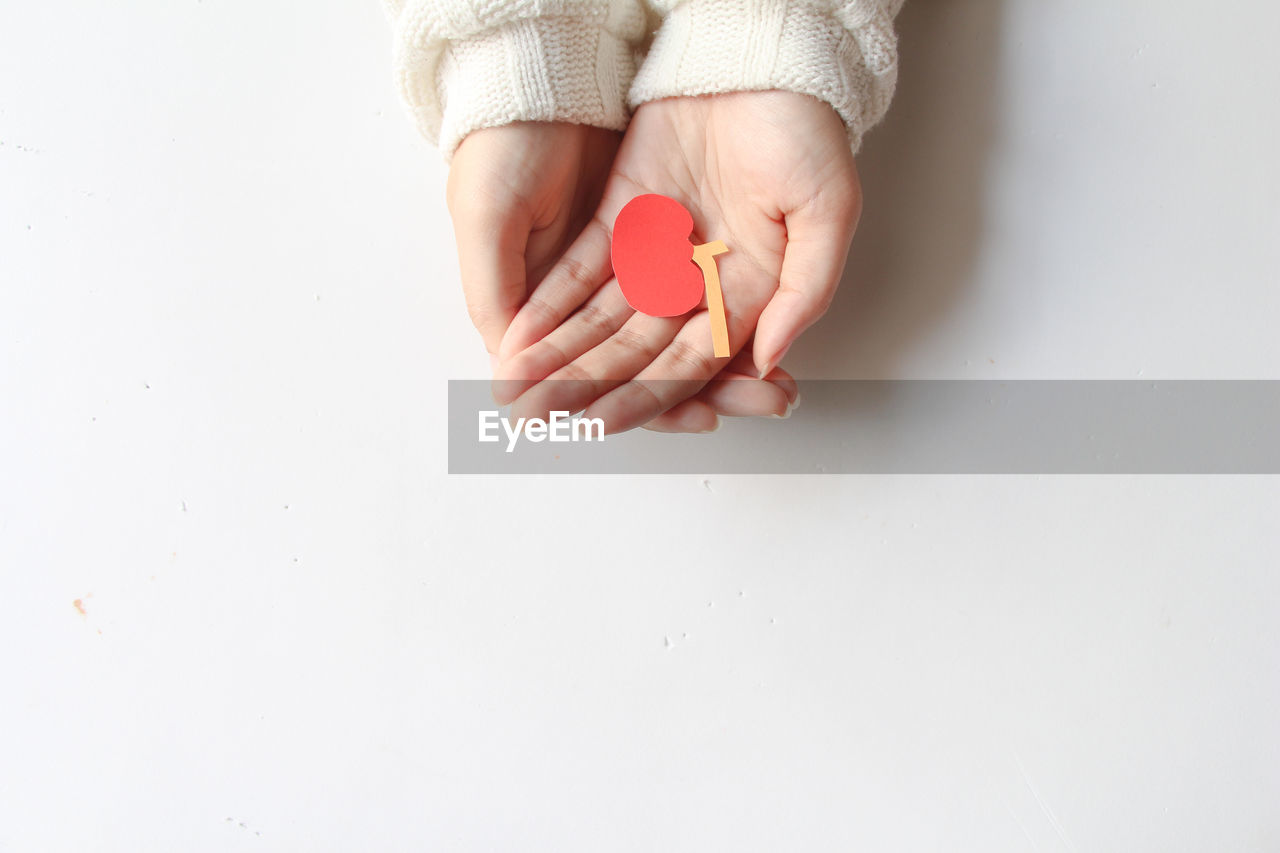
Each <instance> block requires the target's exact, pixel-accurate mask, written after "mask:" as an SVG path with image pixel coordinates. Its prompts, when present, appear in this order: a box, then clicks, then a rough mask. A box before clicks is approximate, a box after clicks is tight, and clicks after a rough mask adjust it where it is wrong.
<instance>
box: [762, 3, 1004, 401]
mask: <svg viewBox="0 0 1280 853" xmlns="http://www.w3.org/2000/svg"><path fill="white" fill-rule="evenodd" d="M1002 6H1003V0H966V2H963V3H944V2H935V3H931V2H911V3H907V4H906V6H905V7H904V8H903V10H902V13H901V14H900V16H899V18H898V21H897V27H898V34H899V56H900V60H899V61H900V64H901V70H900V72H899V78H898V89H897V93H896V95H895V98H894V102H893V106H892V107H891V108H890V111H889V115H888V117H887V118H886V120H885V122H884V123H883V124H882V125H881V126H880V127H877V128H876V129H874V130H872V131H871V133H870V134H869V135H868V136H867V138H866V140H865V142H864V143H863V148H862V151H861V152H860V154H859V156H858V171H859V174H860V176H861V179H862V184H863V191H864V199H865V201H864V209H863V217H862V222H861V224H860V226H859V229H858V234H857V237H856V238H855V239H854V242H853V249H852V252H851V254H850V259H849V266H848V269H847V270H846V272H845V276H844V280H843V283H842V284H841V287H840V292H839V293H838V294H837V296H836V300H835V302H834V303H833V305H832V307H831V310H830V311H829V312H828V314H827V316H826V317H825V318H824V319H823V320H822V321H821V323H820V324H819V325H818V326H817V327H815V328H814V329H813V330H812V331H811V332H810V333H809V334H807V335H805V336H804V337H802V338H801V339H800V342H798V343H797V344H796V347H795V349H794V350H793V352H792V355H791V357H790V358H789V359H788V362H789V363H788V364H787V368H788V369H789V370H791V371H792V372H793V373H795V374H796V376H798V377H800V378H803V379H810V378H823V377H830V378H883V377H888V376H893V375H895V374H896V373H897V371H896V365H897V363H898V362H899V361H900V360H901V359H902V357H903V356H904V355H905V354H906V353H907V352H908V351H909V349H910V347H912V346H913V345H914V344H915V342H916V341H918V340H919V338H920V337H921V336H922V335H924V334H926V333H927V332H928V331H929V329H930V327H932V326H933V325H934V324H936V323H937V322H938V321H939V320H940V319H941V318H942V317H944V316H945V315H946V313H947V312H949V311H951V310H953V309H954V307H955V306H956V304H957V303H958V302H959V301H960V300H962V299H963V298H964V297H965V292H966V290H967V289H969V287H970V285H971V284H972V283H973V276H974V275H975V264H976V261H977V256H978V252H979V249H980V246H981V242H982V236H983V214H984V211H983V192H984V187H985V181H986V167H987V162H988V158H989V157H990V154H991V145H992V140H993V137H994V135H995V130H996V121H997V116H996V107H995V94H996V93H995V85H996V81H997V77H998V68H997V64H998V57H999V54H1000V49H999V48H1000V43H999V42H1000V33H1001V18H1002V11H1003V10H1002Z"/></svg>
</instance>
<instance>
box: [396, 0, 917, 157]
mask: <svg viewBox="0 0 1280 853" xmlns="http://www.w3.org/2000/svg"><path fill="white" fill-rule="evenodd" d="M385 2H386V4H387V11H388V14H389V15H390V16H391V19H392V22H393V26H394V30H395V46H396V53H395V66H396V75H397V79H398V83H399V87H400V92H401V95H402V96H403V98H404V100H405V103H406V104H407V106H408V107H409V110H410V111H411V112H412V114H413V116H414V118H415V120H416V121H417V122H418V126H419V128H420V129H421V130H422V132H423V134H424V135H426V137H427V138H428V139H430V140H432V141H433V142H435V143H436V144H438V145H439V146H440V149H441V151H442V152H443V153H444V155H445V157H446V158H449V157H451V156H452V155H453V151H454V149H455V148H457V146H458V143H460V142H461V141H462V140H463V138H464V137H466V135H467V134H468V133H470V132H471V131H473V130H479V129H480V128H483V127H495V126H498V125H502V124H507V123H509V122H513V121H566V122H575V123H579V124H590V125H595V126H597V127H607V128H612V129H615V130H621V129H622V128H624V127H625V126H626V124H627V119H628V118H629V116H630V110H631V109H634V108H635V107H636V106H639V105H640V104H642V103H644V102H646V101H652V100H654V99H657V98H666V97H671V96H675V95H706V94H716V93H721V92H737V91H746V90H763V89H784V90H787V91H792V92H800V93H803V94H807V95H813V96H814V97H817V98H821V99H822V100H824V101H826V102H827V103H829V104H831V106H833V107H834V108H835V109H836V111H837V112H838V113H839V114H840V116H841V118H843V119H844V121H845V124H846V125H847V126H848V128H849V139H850V143H851V144H852V145H853V147H854V149H855V150H856V149H857V147H858V145H859V143H860V141H861V139H862V134H863V133H864V132H865V131H866V130H868V129H869V128H870V127H871V126H872V125H874V124H875V123H876V122H878V121H879V120H880V118H881V116H883V115H884V112H885V110H886V109H887V108H888V106H889V100H890V98H891V97H892V96H893V87H894V83H895V82H896V79H897V48H896V42H895V37H894V32H893V18H894V16H895V15H896V14H897V12H898V9H899V8H900V7H901V6H902V3H903V0H385ZM655 29H656V32H655ZM646 48H647V51H646ZM646 53H647V55H646Z"/></svg>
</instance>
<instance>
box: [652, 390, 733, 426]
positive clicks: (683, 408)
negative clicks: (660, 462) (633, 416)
mask: <svg viewBox="0 0 1280 853" xmlns="http://www.w3.org/2000/svg"><path fill="white" fill-rule="evenodd" d="M644 428H645V429H647V430H652V431H653V432H715V431H716V430H718V429H719V428H720V416H719V415H718V414H716V410H715V407H714V406H712V405H711V404H710V403H707V402H706V401H705V400H700V399H698V398H696V397H695V398H693V399H692V400H685V401H684V402H683V403H679V404H677V405H676V406H675V408H673V409H670V410H668V411H666V412H663V413H662V414H660V415H658V416H657V417H656V418H654V419H653V420H651V421H649V423H647V424H645V425H644Z"/></svg>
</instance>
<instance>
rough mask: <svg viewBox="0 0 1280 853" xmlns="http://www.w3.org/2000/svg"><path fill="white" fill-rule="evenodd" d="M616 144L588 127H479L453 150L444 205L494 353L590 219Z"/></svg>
mask: <svg viewBox="0 0 1280 853" xmlns="http://www.w3.org/2000/svg"><path fill="white" fill-rule="evenodd" d="M620 140H621V134H619V133H617V132H615V131H610V130H602V129H600V128H596V127H587V126H586V125H580V124H561V123H546V122H520V123H516V124H509V125H504V126H502V127H492V128H485V129H483V130H477V131H475V132H474V133H471V134H469V135H468V136H467V137H466V138H465V139H464V140H462V144H461V145H459V146H458V149H457V151H456V152H454V155H453V163H452V165H451V167H450V169H449V184H448V190H447V199H448V205H449V213H450V215H451V216H452V217H453V230H454V237H455V239H456V240H457V244H458V266H459V269H460V271H461V273H462V290H463V293H464V295H465V297H466V300H467V311H468V313H470V315H471V322H472V323H474V324H475V327H476V329H477V330H478V331H479V332H480V336H481V337H482V338H483V339H484V345H485V348H486V349H487V350H489V352H490V353H491V354H496V353H497V352H498V345H499V343H500V342H501V341H502V336H503V334H505V333H506V331H507V326H508V325H509V324H510V323H511V319H512V318H513V317H515V316H516V312H517V311H518V310H519V309H520V306H522V305H524V303H525V299H526V298H527V297H528V295H529V291H530V290H532V289H533V287H535V286H536V285H537V284H538V283H539V282H540V281H542V279H543V277H544V276H546V274H547V273H548V271H550V270H551V269H552V267H553V266H554V264H555V262H556V261H557V260H559V259H560V257H561V255H563V254H564V251H565V249H567V248H568V246H569V245H570V243H571V242H572V241H573V240H574V239H575V238H576V237H577V236H578V235H579V234H580V233H581V232H582V229H583V226H585V225H586V224H587V222H588V221H589V220H590V218H591V214H592V212H594V211H595V209H596V206H597V205H598V204H599V203H600V195H601V192H602V191H603V189H604V184H605V178H607V177H608V174H609V166H610V165H611V164H612V163H613V158H614V155H615V154H616V153H617V150H618V143H619V142H620ZM570 274H571V273H570ZM583 283H584V285H585V284H587V282H585V281H584V282H583Z"/></svg>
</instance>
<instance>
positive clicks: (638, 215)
mask: <svg viewBox="0 0 1280 853" xmlns="http://www.w3.org/2000/svg"><path fill="white" fill-rule="evenodd" d="M692 232H693V216H691V215H690V213H689V211H687V210H685V208H684V205H682V204H680V202H678V201H676V200H675V199H671V198H667V197H666V196H664V195H655V194H649V195H641V196H636V197H635V198H633V199H631V201H629V202H627V203H626V205H625V206H624V207H623V208H622V212H621V213H619V214H618V218H617V220H616V221H615V222H614V223H613V250H612V254H613V274H614V275H615V276H617V279H618V285H619V286H620V287H621V288H622V295H623V296H625V297H626V298H627V304H629V305H630V306H631V307H632V308H634V309H636V310H637V311H639V312H641V313H642V314H648V315H649V316H651V317H678V316H680V315H681V314H686V313H688V312H689V311H692V310H693V309H694V308H697V307H698V303H699V302H701V301H702V294H703V290H704V283H703V278H702V271H701V270H700V269H698V266H697V264H695V263H694V262H693V243H692V242H690V240H689V236H690V234H691V233H692Z"/></svg>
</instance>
